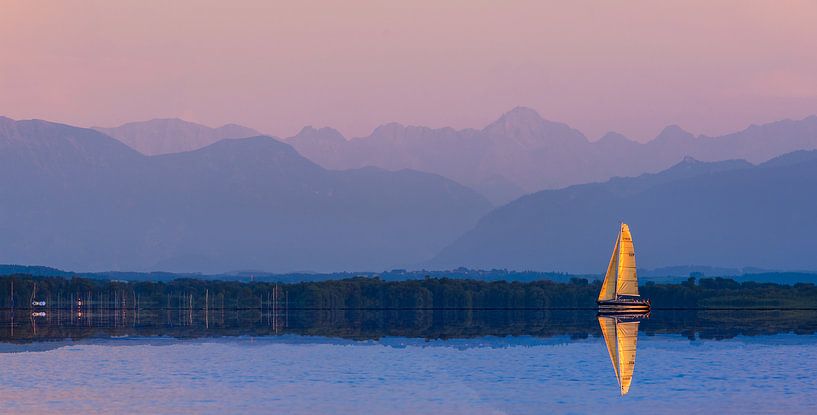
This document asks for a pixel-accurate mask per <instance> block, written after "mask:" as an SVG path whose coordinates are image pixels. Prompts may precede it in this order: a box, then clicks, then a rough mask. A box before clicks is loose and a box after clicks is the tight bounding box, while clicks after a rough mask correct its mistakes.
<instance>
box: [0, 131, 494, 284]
mask: <svg viewBox="0 0 817 415" xmlns="http://www.w3.org/2000/svg"><path fill="white" fill-rule="evenodd" d="M0 146H2V152H0V157H2V166H0V173H2V176H0V190H2V192H0V193H2V194H0V261H5V262H14V263H28V264H42V265H47V266H55V267H60V268H67V269H77V270H83V271H101V270H129V271H133V270H137V271H138V270H143V271H145V270H168V271H177V272H186V271H194V272H224V271H229V270H235V269H262V270H266V271H277V272H281V271H294V270H312V271H338V270H366V269H385V268H390V267H399V266H403V265H406V264H411V263H416V262H418V261H422V260H424V259H427V258H430V257H431V256H433V255H434V254H435V253H436V252H437V251H438V250H439V249H441V248H442V247H443V246H445V245H446V244H448V243H450V242H451V241H453V240H454V239H455V238H456V237H457V236H459V235H460V234H461V233H462V232H463V231H465V230H466V229H468V228H470V227H471V226H473V224H474V223H476V221H477V220H478V218H479V217H481V216H482V215H483V214H484V213H486V212H487V211H488V210H489V209H490V204H489V203H488V202H487V201H486V200H485V199H484V198H483V197H482V196H480V195H479V194H477V193H476V192H474V191H472V190H470V189H468V188H466V187H464V186H462V185H459V184H457V183H455V182H452V181H450V180H449V179H446V178H443V177H440V176H437V175H433V174H428V173H421V172H414V171H398V172H391V171H385V170H382V169H377V168H366V169H359V170H350V171H340V172H339V171H332V170H326V169H324V168H322V167H320V166H318V165H317V164H315V163H313V162H311V161H309V160H307V159H305V158H304V157H302V156H301V155H299V154H298V153H297V152H296V151H295V150H294V149H293V148H292V147H291V146H289V145H288V144H285V143H284V142H281V141H279V140H276V139H273V138H270V137H251V138H243V139H228V140H222V141H219V142H217V143H215V144H212V145H210V146H207V147H204V148H201V149H199V150H196V151H191V152H185V153H175V154H167V155H161V156H144V155H142V154H140V153H138V152H136V151H134V150H132V149H130V148H129V147H127V146H125V145H123V144H122V143H120V142H118V141H116V140H114V139H112V138H110V137H107V136H106V135H104V134H101V133H99V132H97V131H94V130H91V129H84V128H77V127H71V126H67V125H61V124H54V123H48V122H45V121H13V120H8V119H3V120H0Z"/></svg>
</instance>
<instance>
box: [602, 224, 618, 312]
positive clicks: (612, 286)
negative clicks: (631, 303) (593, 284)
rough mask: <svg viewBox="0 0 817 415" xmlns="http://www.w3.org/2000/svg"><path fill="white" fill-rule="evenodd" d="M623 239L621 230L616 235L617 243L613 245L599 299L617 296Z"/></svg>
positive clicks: (609, 298)
mask: <svg viewBox="0 0 817 415" xmlns="http://www.w3.org/2000/svg"><path fill="white" fill-rule="evenodd" d="M620 240H621V230H619V234H618V236H617V237H616V244H615V246H613V254H612V255H611V256H610V263H609V264H608V265H607V273H605V274H604V282H602V284H601V292H599V298H598V301H604V300H612V299H615V298H616V286H617V278H616V274H617V273H618V257H619V254H618V250H619V241H620Z"/></svg>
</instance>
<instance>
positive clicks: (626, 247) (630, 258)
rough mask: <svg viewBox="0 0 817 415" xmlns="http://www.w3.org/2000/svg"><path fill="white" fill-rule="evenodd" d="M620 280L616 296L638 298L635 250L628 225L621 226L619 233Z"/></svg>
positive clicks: (617, 283) (617, 281) (617, 280)
mask: <svg viewBox="0 0 817 415" xmlns="http://www.w3.org/2000/svg"><path fill="white" fill-rule="evenodd" d="M618 251H619V252H618V276H617V277H618V278H617V279H616V296H619V295H629V296H634V297H638V296H639V295H638V278H637V277H636V268H635V248H634V247H633V236H632V234H630V227H629V226H627V224H626V223H622V224H621V232H619V250H618Z"/></svg>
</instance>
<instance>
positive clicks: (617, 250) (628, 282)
mask: <svg viewBox="0 0 817 415" xmlns="http://www.w3.org/2000/svg"><path fill="white" fill-rule="evenodd" d="M596 304H598V306H599V313H611V314H615V313H645V312H648V311H650V306H651V304H650V300H647V299H643V298H641V296H640V295H639V294H638V277H637V276H636V270H635V248H634V247H633V236H632V234H631V233H630V227H629V226H627V224H626V223H622V224H621V228H620V229H619V232H618V237H617V238H616V245H615V247H614V248H613V255H612V256H611V257H610V264H609V265H607V273H606V274H604V282H603V283H602V284H601V292H599V297H598V300H597V301H596Z"/></svg>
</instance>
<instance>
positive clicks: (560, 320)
mask: <svg viewBox="0 0 817 415" xmlns="http://www.w3.org/2000/svg"><path fill="white" fill-rule="evenodd" d="M10 313H11V312H10V311H5V312H3V313H0V321H2V324H0V341H5V342H27V341H34V340H46V339H50V340H58V339H82V338H106V337H117V336H146V337H151V336H169V337H177V338H197V337H219V336H270V335H280V334H298V335H305V336H323V337H335V338H344V339H378V338H381V337H409V338H424V339H454V338H478V337H485V336H496V337H505V336H533V337H541V338H546V337H553V336H568V337H570V338H573V339H582V338H587V337H589V336H600V334H601V332H600V329H599V325H598V322H597V320H596V317H595V312H593V311H589V310H572V311H564V310H553V311H551V310H539V311H535V310H295V311H293V310H289V311H288V312H286V311H282V312H278V313H273V312H272V311H268V312H261V311H260V310H230V311H224V312H223V313H222V312H221V311H220V310H208V311H207V312H206V313H205V312H204V311H203V310H199V311H193V312H192V313H189V312H188V310H126V311H125V312H124V313H123V312H121V311H120V312H110V311H106V312H99V313H94V312H90V313H89V312H85V313H84V314H83V315H82V316H77V313H76V312H71V311H64V310H63V311H60V310H52V311H51V312H48V313H47V314H46V316H43V317H31V316H30V314H27V313H24V312H20V311H17V312H16V314H15V317H14V319H12V318H11V316H10ZM114 314H115V315H114ZM815 317H817V311H807V310H790V311H749V312H737V311H702V310H697V311H696V310H692V311H689V310H687V311H656V312H653V314H652V315H651V316H650V318H649V319H647V320H645V321H644V322H643V323H642V324H641V326H640V328H639V330H640V331H641V332H642V333H645V334H647V335H653V334H676V335H682V336H685V337H689V338H700V339H724V338H732V337H735V336H738V335H747V336H752V335H765V334H776V333H789V332H793V333H797V334H814V333H817V318H815Z"/></svg>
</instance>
